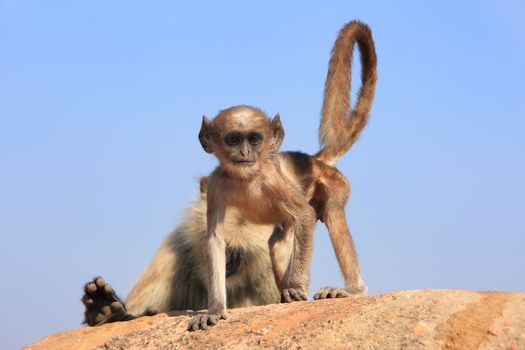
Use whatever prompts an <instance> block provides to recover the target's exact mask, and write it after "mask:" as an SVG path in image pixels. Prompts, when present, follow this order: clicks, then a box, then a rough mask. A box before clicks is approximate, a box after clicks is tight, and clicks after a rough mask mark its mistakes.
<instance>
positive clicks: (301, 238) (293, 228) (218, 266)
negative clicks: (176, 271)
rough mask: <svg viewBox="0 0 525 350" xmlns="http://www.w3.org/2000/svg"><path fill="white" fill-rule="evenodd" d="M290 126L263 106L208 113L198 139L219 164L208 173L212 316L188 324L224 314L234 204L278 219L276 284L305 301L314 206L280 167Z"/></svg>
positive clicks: (268, 220) (273, 247)
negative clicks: (228, 227) (227, 235)
mask: <svg viewBox="0 0 525 350" xmlns="http://www.w3.org/2000/svg"><path fill="white" fill-rule="evenodd" d="M283 138H284V130H283V128H282V125H281V121H280V118H279V116H278V115H277V116H275V117H274V118H273V119H271V120H270V119H268V117H267V116H266V115H265V114H264V113H263V112H262V111H261V110H259V109H257V108H253V107H249V106H236V107H231V108H228V109H226V110H223V111H221V112H220V113H219V114H218V115H217V116H216V117H215V118H214V119H213V120H211V121H210V120H208V119H207V118H206V117H204V118H203V121H202V127H201V130H200V133H199V140H200V142H201V144H202V147H203V148H204V150H205V151H206V152H208V153H213V154H214V155H215V156H216V157H217V159H218V160H219V163H220V164H219V166H218V167H217V168H216V169H215V170H214V171H213V172H212V174H211V175H210V176H209V177H208V194H207V220H208V232H207V234H206V236H205V237H204V250H205V256H206V263H207V265H208V314H205V315H199V316H196V317H195V318H194V319H193V320H192V321H191V322H190V325H189V329H190V330H197V329H199V328H201V329H206V328H207V326H208V325H214V324H216V323H217V322H218V320H219V319H225V318H226V316H227V315H226V280H225V279H226V271H225V266H226V262H225V243H224V218H225V215H226V210H227V209H228V208H235V209H236V210H237V211H239V214H240V216H241V217H242V218H243V219H245V220H247V221H249V222H252V223H255V224H271V225H275V229H274V232H273V233H272V235H271V237H270V240H269V248H270V257H271V262H272V268H273V272H274V277H275V282H276V284H277V288H278V289H279V291H280V292H281V298H282V299H283V301H287V302H291V301H295V300H306V293H307V292H308V288H309V284H310V276H309V274H310V262H311V255H312V238H313V230H314V225H315V220H316V216H315V210H314V208H313V207H312V206H311V205H310V204H309V203H308V200H307V197H306V196H305V194H304V193H303V191H302V189H301V188H300V187H299V186H297V185H296V184H294V183H293V182H292V181H291V180H290V179H289V178H287V176H286V175H285V174H283V172H282V170H281V162H280V161H279V160H278V158H277V157H276V155H277V151H278V149H279V147H280V145H281V143H282V141H283Z"/></svg>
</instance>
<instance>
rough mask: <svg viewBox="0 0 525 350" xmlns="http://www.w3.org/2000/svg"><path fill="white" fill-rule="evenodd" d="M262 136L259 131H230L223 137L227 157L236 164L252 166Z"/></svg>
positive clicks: (255, 160)
mask: <svg viewBox="0 0 525 350" xmlns="http://www.w3.org/2000/svg"><path fill="white" fill-rule="evenodd" d="M263 139H264V136H263V135H262V134H261V133H260V132H256V131H251V132H248V133H246V132H243V131H239V130H234V131H230V132H229V133H227V134H226V135H225V136H224V137H223V142H224V149H225V151H226V152H227V153H228V158H230V160H231V161H232V163H234V164H236V165H238V166H253V165H255V163H256V162H257V156H258V155H259V152H260V148H261V143H262V142H263Z"/></svg>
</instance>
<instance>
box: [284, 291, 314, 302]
mask: <svg viewBox="0 0 525 350" xmlns="http://www.w3.org/2000/svg"><path fill="white" fill-rule="evenodd" d="M305 300H308V298H307V296H306V294H305V293H304V292H302V291H300V290H299V289H294V288H287V289H283V291H282V292H281V303H291V302H294V301H305Z"/></svg>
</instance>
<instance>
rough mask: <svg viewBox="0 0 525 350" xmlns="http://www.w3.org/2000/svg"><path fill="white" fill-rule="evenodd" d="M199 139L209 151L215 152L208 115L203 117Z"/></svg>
mask: <svg viewBox="0 0 525 350" xmlns="http://www.w3.org/2000/svg"><path fill="white" fill-rule="evenodd" d="M199 141H200V142H201V146H202V148H203V149H204V150H205V151H206V152H207V153H213V149H212V147H211V140H210V120H209V119H208V118H206V116H203V117H202V125H201V131H199Z"/></svg>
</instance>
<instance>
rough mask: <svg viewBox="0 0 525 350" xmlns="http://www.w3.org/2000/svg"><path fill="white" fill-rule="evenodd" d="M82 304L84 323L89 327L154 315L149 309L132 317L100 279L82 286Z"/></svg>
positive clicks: (109, 287) (94, 279) (107, 285)
mask: <svg viewBox="0 0 525 350" xmlns="http://www.w3.org/2000/svg"><path fill="white" fill-rule="evenodd" d="M82 303H83V304H84V306H85V307H86V310H85V311H84V322H83V323H85V324H87V325H89V326H100V325H103V324H105V323H111V322H117V321H129V320H133V319H135V318H138V317H142V316H151V315H155V314H156V313H157V312H156V311H154V310H151V309H148V310H146V311H145V312H144V313H142V314H140V315H132V314H130V313H129V312H128V311H127V310H126V306H125V305H124V303H123V302H122V300H120V298H119V297H118V296H117V294H115V292H114V291H113V288H112V287H111V286H110V285H109V284H107V283H106V282H105V281H104V279H103V278H102V277H95V278H93V280H92V281H89V282H87V283H86V284H85V285H84V295H83V296H82Z"/></svg>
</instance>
